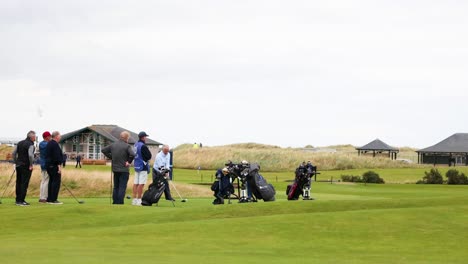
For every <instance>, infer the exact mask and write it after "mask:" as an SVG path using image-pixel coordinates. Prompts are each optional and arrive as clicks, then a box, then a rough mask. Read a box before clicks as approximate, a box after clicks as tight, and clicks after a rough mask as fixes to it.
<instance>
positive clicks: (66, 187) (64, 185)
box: [62, 182, 81, 204]
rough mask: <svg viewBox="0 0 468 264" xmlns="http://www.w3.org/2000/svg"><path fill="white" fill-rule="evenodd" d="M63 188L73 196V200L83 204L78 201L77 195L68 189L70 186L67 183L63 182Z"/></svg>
mask: <svg viewBox="0 0 468 264" xmlns="http://www.w3.org/2000/svg"><path fill="white" fill-rule="evenodd" d="M62 186H63V187H65V189H67V191H68V192H69V193H70V194H71V196H72V197H73V198H75V200H76V202H77V203H79V204H80V203H81V202H80V201H78V199H76V197H75V195H73V193H72V191H71V190H70V189H69V188H68V186H67V185H66V184H65V183H63V182H62Z"/></svg>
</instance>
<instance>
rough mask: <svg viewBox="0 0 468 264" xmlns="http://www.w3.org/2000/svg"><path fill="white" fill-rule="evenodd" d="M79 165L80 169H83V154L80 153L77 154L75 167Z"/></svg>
mask: <svg viewBox="0 0 468 264" xmlns="http://www.w3.org/2000/svg"><path fill="white" fill-rule="evenodd" d="M78 165H79V166H80V169H81V155H80V154H78V155H77V156H76V165H75V168H78Z"/></svg>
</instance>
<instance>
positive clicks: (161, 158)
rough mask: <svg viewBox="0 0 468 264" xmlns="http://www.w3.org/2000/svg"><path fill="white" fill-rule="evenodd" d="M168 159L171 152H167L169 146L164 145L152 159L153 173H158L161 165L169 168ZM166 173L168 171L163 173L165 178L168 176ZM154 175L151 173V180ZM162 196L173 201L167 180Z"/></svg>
mask: <svg viewBox="0 0 468 264" xmlns="http://www.w3.org/2000/svg"><path fill="white" fill-rule="evenodd" d="M170 160H171V154H170V153H169V146H168V145H164V146H163V149H162V151H161V152H159V153H158V155H156V160H155V161H154V166H153V173H158V174H159V173H161V171H160V168H161V167H163V168H166V169H168V170H170V169H171V167H170V166H171V164H170ZM168 174H169V173H167V174H166V175H165V176H166V178H168V177H169V175H168ZM155 176H156V175H155V174H153V181H154V179H155ZM169 180H170V179H169ZM164 196H165V197H166V200H168V201H173V202H175V200H174V199H173V198H172V195H171V189H170V188H169V181H167V182H166V188H165V189H164Z"/></svg>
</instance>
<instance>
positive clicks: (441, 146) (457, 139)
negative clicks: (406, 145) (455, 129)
mask: <svg viewBox="0 0 468 264" xmlns="http://www.w3.org/2000/svg"><path fill="white" fill-rule="evenodd" d="M416 152H431V153H435V152H438V153H468V133H457V134H453V135H451V136H450V137H448V138H446V139H444V140H442V141H441V142H439V143H437V144H435V145H434V146H431V147H428V148H424V149H420V150H417V151H416Z"/></svg>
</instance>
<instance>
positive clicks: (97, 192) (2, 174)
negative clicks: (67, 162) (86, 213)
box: [0, 164, 212, 198]
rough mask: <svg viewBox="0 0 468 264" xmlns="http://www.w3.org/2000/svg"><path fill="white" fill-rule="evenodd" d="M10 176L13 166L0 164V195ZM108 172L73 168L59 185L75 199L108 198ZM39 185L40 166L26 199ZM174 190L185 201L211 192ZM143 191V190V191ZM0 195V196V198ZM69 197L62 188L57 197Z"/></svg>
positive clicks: (186, 187) (129, 190) (187, 186)
mask: <svg viewBox="0 0 468 264" xmlns="http://www.w3.org/2000/svg"><path fill="white" fill-rule="evenodd" d="M12 172H13V164H0V191H1V192H2V193H3V190H5V186H6V184H7V182H8V180H9V178H10V176H11V174H12ZM110 177H111V174H110V172H104V171H89V170H80V169H75V168H67V167H66V168H65V169H64V171H63V173H62V182H63V183H64V184H65V185H66V186H67V187H68V188H69V189H70V190H71V191H72V192H73V194H74V195H75V196H77V197H109V195H110V191H111V190H110V188H111V186H110V184H111V182H110V181H111V178H110ZM133 178H134V173H133V171H132V173H130V179H129V180H128V185H127V194H128V195H131V194H132V188H133ZM15 182H16V174H14V175H13V178H12V181H11V183H10V185H9V187H8V188H7V189H6V192H5V197H14V196H15ZM40 183H41V170H40V167H39V166H35V167H34V170H33V174H32V176H31V181H30V183H29V188H28V195H27V198H29V197H39V192H40V190H39V188H40ZM150 183H151V179H148V182H147V185H146V186H145V187H148V184H150ZM175 184H176V188H177V190H178V191H179V193H181V195H183V196H184V198H185V197H210V196H212V191H211V190H209V188H207V187H203V186H197V185H190V184H185V183H180V182H176V183H175ZM173 186H174V185H173V184H171V191H172V195H173V197H177V193H176V192H175V190H174V188H173ZM145 189H146V188H145ZM0 195H1V194H0ZM62 196H63V197H70V196H71V195H70V194H69V192H68V191H67V190H66V189H65V188H64V187H63V186H62V187H61V191H60V194H59V198H60V197H62Z"/></svg>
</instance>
